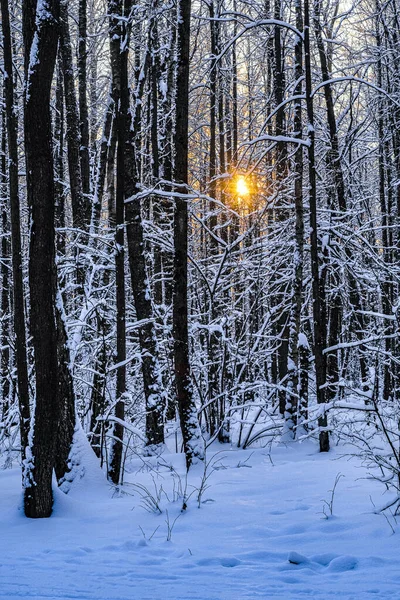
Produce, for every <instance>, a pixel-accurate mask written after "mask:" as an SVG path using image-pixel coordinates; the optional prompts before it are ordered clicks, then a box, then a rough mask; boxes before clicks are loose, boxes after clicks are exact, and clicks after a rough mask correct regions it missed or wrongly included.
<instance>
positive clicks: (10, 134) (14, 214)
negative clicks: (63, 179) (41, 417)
mask: <svg viewBox="0 0 400 600" xmlns="http://www.w3.org/2000/svg"><path fill="white" fill-rule="evenodd" d="M1 14H2V31H3V53H4V71H5V74H6V75H7V76H5V78H4V86H5V100H6V113H7V141H8V156H9V162H8V164H9V188H10V209H11V247H12V273H13V299H14V333H15V354H16V367H17V382H18V402H19V413H20V434H21V453H22V459H23V460H25V454H26V448H27V446H28V432H29V422H30V410H29V383H28V381H29V380H28V364H27V355H26V331H25V310H24V298H25V294H24V284H23V273H22V248H21V219H20V198H19V185H18V139H17V131H18V128H17V114H18V112H17V107H16V106H15V104H14V86H13V81H14V76H13V68H12V64H13V58H12V45H11V31H10V17H9V10H8V0H1Z"/></svg>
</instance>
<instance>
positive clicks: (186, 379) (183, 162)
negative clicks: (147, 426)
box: [172, 0, 203, 469]
mask: <svg viewBox="0 0 400 600" xmlns="http://www.w3.org/2000/svg"><path fill="white" fill-rule="evenodd" d="M190 10H191V0H178V37H177V47H178V50H177V78H176V121H175V136H174V146H175V148H174V152H175V161H174V181H175V183H176V184H177V188H176V189H177V191H178V192H180V193H181V194H182V196H181V197H177V198H176V201H175V215H174V249H175V255H174V292H173V317H172V319H173V336H174V359H175V385H176V393H177V398H178V410H179V418H180V425H181V430H182V437H183V446H184V451H185V455H186V466H187V468H188V469H189V468H190V466H191V465H192V463H193V462H194V461H195V460H196V459H198V458H200V459H201V458H203V441H202V439H201V435H200V431H199V425H198V419H197V410H196V406H195V403H194V399H193V391H192V382H191V376H190V362H189V333H188V297H187V293H188V266H187V262H188V207H187V201H186V198H185V197H184V196H185V186H186V185H187V183H188V110H189V58H190V53H189V42H190Z"/></svg>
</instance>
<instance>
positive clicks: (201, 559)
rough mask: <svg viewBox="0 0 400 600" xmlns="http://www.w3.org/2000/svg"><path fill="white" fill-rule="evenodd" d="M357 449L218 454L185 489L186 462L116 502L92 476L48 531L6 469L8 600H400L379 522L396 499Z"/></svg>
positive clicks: (130, 478)
mask: <svg viewBox="0 0 400 600" xmlns="http://www.w3.org/2000/svg"><path fill="white" fill-rule="evenodd" d="M346 450H347V451H348V452H350V451H352V450H351V449H350V448H347V449H344V448H343V447H336V448H334V449H333V450H332V452H330V453H328V454H319V453H318V451H317V448H316V446H315V445H314V443H313V442H311V441H307V442H305V443H303V444H300V445H299V444H294V443H293V444H292V445H289V446H287V447H286V446H282V445H280V446H277V447H275V448H273V449H272V451H271V454H270V453H269V451H268V450H267V449H265V448H264V449H257V450H255V451H242V450H241V451H238V450H236V449H233V448H230V447H229V446H218V447H217V448H216V450H215V451H214V452H212V453H211V452H210V449H208V456H207V471H206V474H204V467H203V465H202V464H201V463H199V464H197V465H196V466H195V467H194V468H193V469H192V470H191V472H190V474H189V477H188V480H187V481H186V478H185V465H184V457H183V456H182V455H176V454H166V453H164V454H163V456H162V457H158V458H157V457H151V458H147V457H146V458H144V457H138V458H135V459H134V460H133V461H132V462H131V463H130V464H129V469H128V470H129V474H127V475H126V478H125V479H126V481H127V482H128V483H127V484H126V485H125V486H124V487H123V489H122V490H120V491H119V492H118V493H117V491H116V490H115V489H114V488H112V487H111V486H110V485H109V484H108V483H107V482H106V480H105V478H104V477H103V475H102V473H101V472H100V469H99V468H98V466H97V465H96V464H95V463H93V464H91V465H90V468H89V471H90V469H92V470H93V471H95V472H96V474H95V476H93V474H92V475H91V474H90V473H89V472H87V473H85V476H84V477H83V478H82V479H79V481H78V483H77V485H75V483H74V484H73V485H72V487H71V489H70V491H69V493H68V495H65V494H64V493H63V492H61V491H60V490H56V493H55V498H56V499H55V507H54V514H53V516H52V517H51V518H50V519H42V520H29V519H26V518H25V517H24V516H23V513H22V509H21V475H20V469H19V468H17V467H16V466H15V468H13V469H6V470H3V471H1V472H0V531H1V536H0V598H7V600H14V599H16V598H21V597H23V598H35V599H36V600H44V599H46V600H49V599H54V600H56V599H60V598H61V599H63V600H67V599H68V600H70V599H77V600H128V599H129V600H131V599H135V600H161V599H163V600H164V599H166V600H245V599H252V600H253V599H262V600H270V599H274V598H279V599H281V600H284V599H285V600H290V599H293V600H300V599H301V598H317V599H320V600H327V599H328V598H340V599H342V600H343V599H346V600H358V599H360V598H362V599H363V600H364V599H366V598H367V599H372V598H375V599H380V600H383V599H385V600H386V599H387V598H391V599H394V600H396V599H399V598H400V590H399V583H400V565H399V560H398V546H399V538H398V532H396V533H395V534H393V530H394V531H396V530H397V529H398V528H397V525H396V522H395V519H394V518H393V517H392V516H391V515H390V514H388V515H387V519H386V518H385V517H384V516H383V515H379V514H375V513H374V510H375V509H374V504H375V505H376V506H378V505H380V504H383V503H384V501H385V500H386V499H387V496H386V494H384V490H385V488H384V486H382V485H381V484H379V483H378V482H376V481H372V480H370V479H368V478H367V477H366V471H365V469H364V467H363V466H362V464H361V463H360V461H359V459H357V458H354V457H353V458H349V457H348V456H343V454H344V452H345V451H346ZM339 474H340V475H341V477H340V478H339V480H338V483H337V486H336V489H335V493H334V497H333V502H332V503H331V499H332V493H331V490H332V488H333V486H334V483H335V480H336V479H337V477H338V475H339ZM185 488H186V498H187V500H186V502H187V506H188V508H187V510H186V511H184V512H181V510H180V509H181V506H182V496H183V494H184V493H185ZM330 504H331V506H332V515H331V514H330V513H331V511H330V510H329V508H327V507H328V506H329V505H330ZM198 506H200V508H198ZM157 507H158V508H157ZM160 511H161V512H160ZM392 528H393V529H392ZM168 538H170V540H169V541H168Z"/></svg>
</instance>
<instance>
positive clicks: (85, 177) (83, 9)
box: [77, 0, 91, 226]
mask: <svg viewBox="0 0 400 600" xmlns="http://www.w3.org/2000/svg"><path fill="white" fill-rule="evenodd" d="M78 35H79V38H78V39H79V42H78V57H77V66H78V84H79V85H78V91H79V129H80V149H79V150H80V163H81V175H82V191H83V194H84V195H85V203H84V206H85V216H84V218H85V224H86V226H88V225H89V223H90V218H91V208H90V200H89V196H88V195H89V194H90V154H89V144H90V141H89V113H88V106H87V47H86V39H87V2H86V0H79V11H78Z"/></svg>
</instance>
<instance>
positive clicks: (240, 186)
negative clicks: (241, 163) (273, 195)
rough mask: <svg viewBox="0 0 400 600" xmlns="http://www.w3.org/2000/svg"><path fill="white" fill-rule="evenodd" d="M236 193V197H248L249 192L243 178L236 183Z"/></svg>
mask: <svg viewBox="0 0 400 600" xmlns="http://www.w3.org/2000/svg"><path fill="white" fill-rule="evenodd" d="M236 192H237V194H238V196H248V195H249V194H250V190H249V188H248V186H247V182H246V179H245V178H244V177H239V178H238V180H237V182H236Z"/></svg>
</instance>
